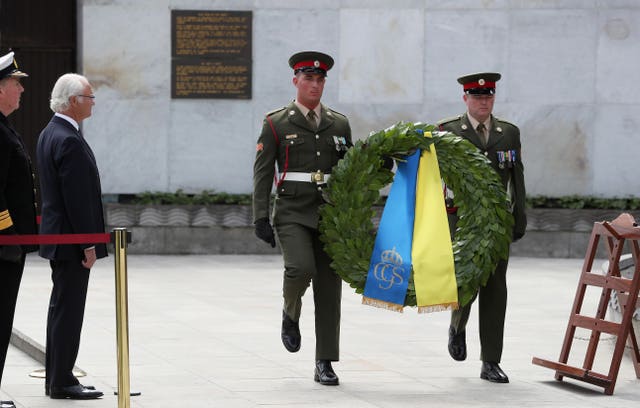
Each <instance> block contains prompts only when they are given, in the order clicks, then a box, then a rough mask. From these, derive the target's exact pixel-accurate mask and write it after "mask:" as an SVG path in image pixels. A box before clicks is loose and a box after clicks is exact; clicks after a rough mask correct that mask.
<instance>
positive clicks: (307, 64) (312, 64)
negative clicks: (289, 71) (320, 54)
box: [293, 60, 328, 71]
mask: <svg viewBox="0 0 640 408" xmlns="http://www.w3.org/2000/svg"><path fill="white" fill-rule="evenodd" d="M327 67H328V65H327V64H325V63H324V62H322V61H319V60H316V61H311V60H309V61H300V62H298V63H297V64H296V65H294V66H293V70H294V71H296V70H298V69H301V68H319V69H323V70H325V71H326V70H327Z"/></svg>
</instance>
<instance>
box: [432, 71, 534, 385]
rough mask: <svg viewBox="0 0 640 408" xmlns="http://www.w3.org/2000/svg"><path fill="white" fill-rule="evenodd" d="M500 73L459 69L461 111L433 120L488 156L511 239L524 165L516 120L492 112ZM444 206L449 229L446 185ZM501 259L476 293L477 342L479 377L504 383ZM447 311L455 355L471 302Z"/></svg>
mask: <svg viewBox="0 0 640 408" xmlns="http://www.w3.org/2000/svg"><path fill="white" fill-rule="evenodd" d="M500 77H501V75H500V74H498V73H494V72H485V73H478V74H471V75H465V76H463V77H460V78H458V83H460V84H461V85H462V86H463V91H464V95H463V99H464V102H465V103H466V105H467V112H466V113H465V114H463V115H459V116H457V117H455V118H451V119H445V120H443V121H441V122H439V125H440V129H441V130H446V131H449V132H452V133H454V134H456V135H459V136H462V137H464V138H465V139H467V140H469V141H470V142H471V143H473V144H474V145H475V146H476V147H477V148H478V149H479V150H480V151H481V152H482V153H483V154H484V155H485V156H486V157H487V158H489V160H491V167H493V170H494V171H495V172H497V173H498V175H499V177H500V179H501V180H502V183H503V185H504V187H505V189H506V190H507V200H509V202H510V205H511V211H512V213H513V216H514V218H515V226H514V228H513V232H512V233H513V239H514V241H515V240H518V239H520V238H521V237H522V236H523V235H524V232H525V228H526V226H527V218H526V216H525V211H524V205H525V186H524V167H523V165H522V156H521V148H520V130H519V129H518V127H517V126H515V125H514V124H512V123H509V122H507V121H504V120H501V119H498V118H496V117H495V116H493V114H492V111H493V103H494V99H495V89H496V82H497V81H498V80H499V79H500ZM446 192H447V195H448V197H447V198H446V201H447V212H448V213H449V225H450V228H451V231H452V233H453V231H455V228H456V222H457V214H456V207H455V199H454V198H453V195H452V194H450V192H449V191H448V190H447V191H446ZM507 263H508V261H500V262H498V265H496V269H495V271H494V272H493V274H492V275H491V277H490V278H489V280H488V281H487V284H486V285H485V286H483V287H481V288H480V289H479V291H478V294H477V295H476V296H477V297H478V298H479V302H478V303H479V305H478V313H479V320H480V346H481V355H480V358H481V360H482V369H481V371H480V378H482V379H485V380H488V381H491V382H497V383H508V382H509V378H508V377H507V375H506V374H505V373H504V372H503V371H502V369H501V368H500V365H499V363H500V359H501V357H502V343H503V333H504V319H505V312H506V308H507V281H506V274H507ZM474 300H475V297H474V299H473V300H472V301H471V302H469V304H467V305H466V306H465V307H463V308H461V309H459V310H455V311H454V312H453V313H452V314H451V326H450V327H449V354H450V355H451V357H453V359H455V360H458V361H461V360H464V359H465V358H466V357H467V345H466V338H465V327H466V324H467V321H468V319H469V313H470V311H471V305H472V303H473V301H474Z"/></svg>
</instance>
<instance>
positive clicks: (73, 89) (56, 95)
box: [49, 74, 89, 113]
mask: <svg viewBox="0 0 640 408" xmlns="http://www.w3.org/2000/svg"><path fill="white" fill-rule="evenodd" d="M88 84H89V80H88V79H87V78H85V77H84V76H82V75H80V74H64V75H62V76H61V77H60V78H58V80H57V81H56V84H55V85H54V86H53V90H52V91H51V101H50V103H49V107H50V108H51V110H52V111H54V112H56V113H61V112H64V111H66V110H67V109H69V98H70V97H72V96H75V95H80V94H81V93H82V91H83V90H84V87H85V86H87V85H88Z"/></svg>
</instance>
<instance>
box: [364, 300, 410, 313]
mask: <svg viewBox="0 0 640 408" xmlns="http://www.w3.org/2000/svg"><path fill="white" fill-rule="evenodd" d="M362 304H363V305H368V306H374V307H379V308H381V309H387V310H391V311H392V312H398V313H402V311H403V308H404V306H403V305H399V304H397V303H391V302H385V301H384V300H379V299H374V298H370V297H366V296H363V297H362Z"/></svg>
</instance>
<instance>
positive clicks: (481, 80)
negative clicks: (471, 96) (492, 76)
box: [478, 78, 484, 86]
mask: <svg viewBox="0 0 640 408" xmlns="http://www.w3.org/2000/svg"><path fill="white" fill-rule="evenodd" d="M478 85H480V86H482V85H484V79H482V78H480V79H478Z"/></svg>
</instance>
